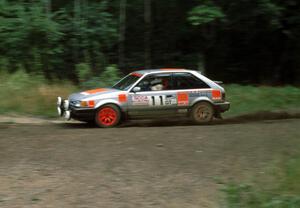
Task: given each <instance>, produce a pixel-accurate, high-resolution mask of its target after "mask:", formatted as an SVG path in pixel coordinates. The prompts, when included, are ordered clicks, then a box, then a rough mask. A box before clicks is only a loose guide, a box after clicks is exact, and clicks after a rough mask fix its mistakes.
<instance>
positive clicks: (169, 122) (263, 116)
mask: <svg viewBox="0 0 300 208" xmlns="http://www.w3.org/2000/svg"><path fill="white" fill-rule="evenodd" d="M293 118H300V113H287V112H258V113H254V114H247V115H242V116H237V117H231V118H225V119H215V120H214V121H212V122H211V123H209V124H201V126H211V125H227V124H241V123H249V122H257V121H265V120H282V119H293ZM58 125H60V126H61V127H64V128H97V127H96V126H95V125H94V124H90V123H63V124H58ZM197 125H198V124H194V123H193V122H192V121H190V120H189V119H183V118H180V120H177V119H160V120H134V121H126V122H124V123H122V124H121V125H120V126H118V128H128V127H173V126H197ZM198 126H199V125H198Z"/></svg>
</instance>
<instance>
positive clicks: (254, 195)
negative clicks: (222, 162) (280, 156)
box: [223, 158, 300, 208]
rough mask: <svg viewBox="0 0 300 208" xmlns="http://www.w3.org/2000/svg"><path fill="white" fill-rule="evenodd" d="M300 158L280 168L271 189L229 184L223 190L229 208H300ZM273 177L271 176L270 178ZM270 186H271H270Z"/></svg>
mask: <svg viewBox="0 0 300 208" xmlns="http://www.w3.org/2000/svg"><path fill="white" fill-rule="evenodd" d="M299 167H300V158H294V159H290V160H289V161H287V162H286V164H285V165H283V166H282V167H280V169H281V172H282V174H281V175H277V177H275V181H274V184H273V185H271V188H269V189H265V187H264V185H265V184H254V185H243V184H242V185H238V184H236V183H229V184H227V185H226V186H225V188H224V189H223V191H224V193H225V200H226V207H228V208H238V207H243V208H296V207H300V192H299V191H300V183H299V181H300V168H299ZM270 177H271V176H270ZM268 186H269V185H268Z"/></svg>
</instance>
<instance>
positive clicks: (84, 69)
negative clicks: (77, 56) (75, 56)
mask: <svg viewBox="0 0 300 208" xmlns="http://www.w3.org/2000/svg"><path fill="white" fill-rule="evenodd" d="M76 72H77V76H78V78H79V81H80V82H84V81H86V80H87V79H88V78H89V77H91V75H92V70H91V68H90V66H89V65H88V64H87V63H80V64H77V65H76Z"/></svg>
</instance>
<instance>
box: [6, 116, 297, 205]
mask: <svg viewBox="0 0 300 208" xmlns="http://www.w3.org/2000/svg"><path fill="white" fill-rule="evenodd" d="M299 145H300V120H299V119H290V120H277V121H260V122H249V123H231V124H226V123H222V124H215V125H208V126H194V125H189V124H182V125H176V126H175V125H174V123H172V122H171V123H166V124H165V125H164V126H163V127H159V125H157V124H155V123H144V124H138V123H130V124H127V125H125V126H123V127H121V128H116V129H97V128H93V127H90V126H87V125H84V124H34V125H33V124H32V125H29V124H9V123H8V124H4V123H2V124H0V207H3V208H6V207H7V208H14V207H22V208H24V207H30V208H31V207H33V208H34V207H42V208H45V207H55V208H59V207H64V208H69V207H70V208H77V207H80V208H84V207H97V208H99V207H103V208H110V207H113V208H115V207H117V208H118V207H122V208H123V207H124V208H127V207H128V208H131V207H138V208H141V207H146V208H147V207H174V208H177V207H178V208H179V207H180V208H182V207H186V208H189V207H192V208H193V207H201V208H203V207H219V206H220V202H221V200H222V192H220V191H219V189H220V188H221V187H222V185H220V184H217V181H216V179H217V178H220V179H222V180H225V181H228V180H237V181H239V180H243V181H244V180H246V181H247V180H248V181H251V180H252V179H253V178H254V177H257V176H259V175H263V174H264V171H265V168H266V167H268V166H269V165H270V164H272V163H273V162H275V160H276V158H279V157H282V156H284V155H287V154H294V153H295V152H297V151H299V150H298V147H299Z"/></svg>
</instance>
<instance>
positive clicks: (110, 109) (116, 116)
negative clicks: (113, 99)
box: [95, 105, 121, 128]
mask: <svg viewBox="0 0 300 208" xmlns="http://www.w3.org/2000/svg"><path fill="white" fill-rule="evenodd" d="M120 120H121V112H120V109H119V108H118V107H117V106H115V105H105V106H102V107H100V108H99V109H98V110H97V112H96V115H95V122H96V124H97V126H99V127H104V128H111V127H115V126H117V125H118V124H119V123H120Z"/></svg>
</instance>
